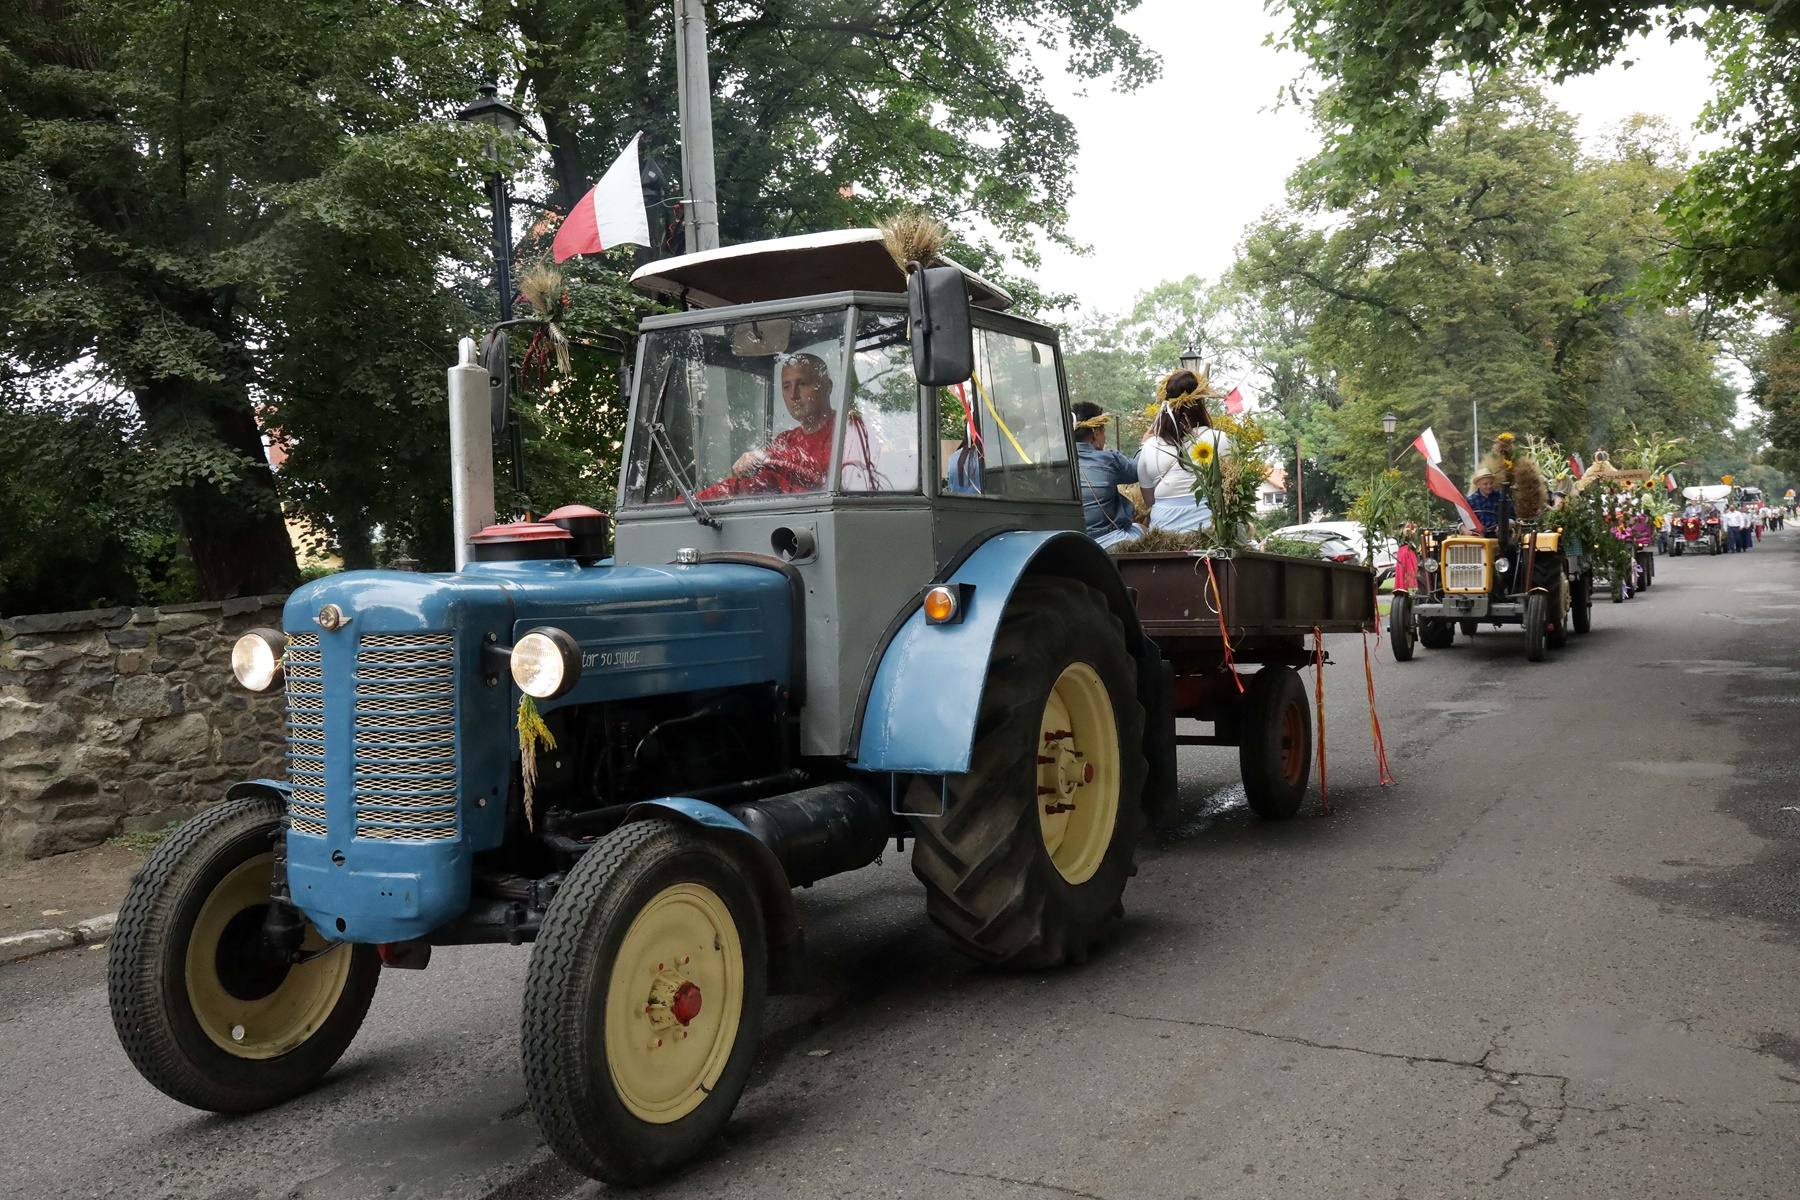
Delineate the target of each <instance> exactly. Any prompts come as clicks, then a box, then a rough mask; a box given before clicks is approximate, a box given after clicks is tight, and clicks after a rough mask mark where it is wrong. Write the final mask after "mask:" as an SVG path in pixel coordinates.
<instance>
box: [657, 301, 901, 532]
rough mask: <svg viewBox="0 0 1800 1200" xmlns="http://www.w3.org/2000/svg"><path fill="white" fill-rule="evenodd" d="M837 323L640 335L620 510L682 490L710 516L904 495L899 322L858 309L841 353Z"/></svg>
mask: <svg viewBox="0 0 1800 1200" xmlns="http://www.w3.org/2000/svg"><path fill="white" fill-rule="evenodd" d="M846 316H847V314H846V313H845V311H844V310H843V309H841V308H840V309H833V310H827V311H824V312H813V313H795V314H791V315H787V316H780V317H765V318H760V319H754V320H751V319H738V320H727V321H722V322H719V323H717V324H711V325H690V326H686V327H683V328H679V329H659V330H653V331H651V332H650V333H649V334H648V335H647V337H646V343H645V350H644V357H643V360H642V361H643V365H642V368H641V369H640V371H639V373H638V396H637V405H636V414H635V429H634V431H633V437H632V440H631V459H630V462H629V463H628V464H627V467H626V472H625V500H626V503H628V504H634V505H662V504H670V503H681V502H682V501H683V499H684V497H683V493H684V492H686V493H687V494H688V495H690V496H691V497H692V498H693V499H694V500H697V501H699V502H700V504H701V505H702V506H706V507H711V506H713V505H716V504H719V503H723V502H729V501H732V500H737V499H754V498H766V497H772V496H791V495H798V494H811V493H819V492H824V491H826V490H828V489H832V488H835V490H837V491H840V492H871V491H913V492H916V491H918V490H919V436H918V387H917V384H916V383H915V382H914V380H913V375H912V367H911V361H910V358H909V355H908V352H907V344H906V330H905V319H904V317H903V316H902V315H901V314H899V313H883V312H865V313H863V314H862V315H861V317H860V319H859V320H858V323H857V328H856V338H855V344H854V346H849V347H847V346H846V345H845V336H844V335H845V326H846ZM844 414H848V419H847V420H845V419H843V417H844ZM840 457H841V466H840V467H839V469H837V470H836V471H834V470H833V469H832V468H833V465H834V463H837V462H838V461H839V460H840Z"/></svg>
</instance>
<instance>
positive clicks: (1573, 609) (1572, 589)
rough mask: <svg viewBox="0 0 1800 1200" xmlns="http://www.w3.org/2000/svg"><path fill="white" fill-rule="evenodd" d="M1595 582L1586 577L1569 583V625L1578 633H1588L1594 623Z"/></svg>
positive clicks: (1583, 576) (1577, 578) (1580, 577)
mask: <svg viewBox="0 0 1800 1200" xmlns="http://www.w3.org/2000/svg"><path fill="white" fill-rule="evenodd" d="M1593 589H1594V583H1593V580H1592V579H1591V578H1590V577H1589V576H1586V575H1581V576H1577V577H1576V578H1575V579H1572V580H1570V581H1569V624H1570V626H1571V627H1572V628H1573V629H1574V630H1575V632H1576V633H1586V632H1587V631H1588V625H1589V624H1590V622H1592V621H1593V618H1594V612H1593V594H1592V593H1593Z"/></svg>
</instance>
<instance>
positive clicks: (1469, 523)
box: [1415, 443, 1481, 533]
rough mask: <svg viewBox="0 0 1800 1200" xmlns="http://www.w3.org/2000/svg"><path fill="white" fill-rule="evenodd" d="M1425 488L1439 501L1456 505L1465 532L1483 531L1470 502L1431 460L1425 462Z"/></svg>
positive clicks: (1422, 452) (1421, 451) (1421, 452)
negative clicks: (1446, 501)
mask: <svg viewBox="0 0 1800 1200" xmlns="http://www.w3.org/2000/svg"><path fill="white" fill-rule="evenodd" d="M1415 444H1416V443H1415ZM1419 453H1420V454H1421V455H1423V454H1424V453H1425V451H1423V450H1420V451H1419ZM1425 486H1426V487H1428V488H1430V489H1431V494H1432V495H1434V496H1436V497H1437V498H1438V499H1440V500H1448V501H1449V502H1450V503H1452V504H1454V505H1456V514H1457V516H1459V517H1460V518H1462V526H1463V529H1464V530H1465V531H1467V532H1469V533H1479V532H1480V531H1481V522H1479V521H1477V520H1476V519H1475V510H1474V509H1472V508H1470V507H1469V502H1468V500H1466V499H1465V498H1464V497H1463V494H1462V492H1461V491H1460V490H1459V489H1458V488H1457V486H1456V485H1455V484H1454V483H1451V482H1450V477H1449V476H1448V475H1446V474H1444V472H1443V469H1442V468H1441V467H1439V466H1438V465H1437V464H1436V463H1434V462H1432V461H1431V460H1430V459H1429V458H1428V459H1426V460H1425Z"/></svg>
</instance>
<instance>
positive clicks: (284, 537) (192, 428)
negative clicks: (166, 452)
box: [136, 380, 299, 600]
mask: <svg viewBox="0 0 1800 1200" xmlns="http://www.w3.org/2000/svg"><path fill="white" fill-rule="evenodd" d="M136 395H137V401H138V409H139V411H140V412H142V413H143V416H144V427H145V431H146V434H147V435H148V438H149V441H150V444H151V445H153V446H162V445H166V444H167V443H168V440H169V439H170V437H171V436H174V435H179V436H182V437H183V438H185V439H188V440H195V435H196V434H199V435H200V437H199V439H198V440H200V441H201V442H202V443H203V444H204V442H205V441H207V440H213V439H216V441H217V443H218V444H219V445H220V446H222V447H223V448H224V449H225V450H227V451H229V452H230V453H232V454H235V455H238V456H240V457H242V458H245V459H248V460H249V461H250V463H251V464H254V465H247V466H245V467H244V468H243V469H242V470H240V472H239V473H238V476H237V478H236V479H234V480H232V481H231V482H230V483H228V484H226V485H225V486H224V487H223V488H220V487H216V486H214V485H212V484H210V483H208V482H205V481H198V482H194V483H189V484H187V485H185V486H183V487H179V488H176V489H175V490H174V492H173V493H172V494H171V497H170V499H171V500H172V501H173V503H174V506H175V515H176V518H177V519H178V520H179V521H180V523H181V533H182V536H183V537H184V538H185V539H186V540H187V545H188V553H189V554H190V555H191V556H192V557H193V560H194V571H195V573H196V574H197V575H198V576H199V578H200V596H201V598H202V599H204V600H223V599H227V598H229V597H232V596H254V595H263V594H267V593H275V592H286V591H290V590H292V588H293V587H294V586H295V584H296V583H298V582H299V572H298V571H297V570H296V569H295V566H294V547H293V543H292V542H290V541H289V540H288V532H287V526H286V524H285V523H283V521H282V518H281V505H280V503H279V502H278V501H277V499H276V494H275V477H274V473H273V472H272V471H270V470H269V466H268V460H267V457H266V455H265V454H264V451H263V444H262V436H261V434H260V433H259V432H258V431H257V428H256V416H255V414H254V413H253V412H252V411H251V408H250V397H249V393H248V391H247V390H246V389H245V387H244V385H243V384H242V383H228V384H220V385H205V384H199V383H194V382H192V381H188V380H159V381H157V382H155V383H152V384H148V385H145V386H143V387H140V388H138V389H137V391H136ZM207 435H211V437H210V438H208V437H207Z"/></svg>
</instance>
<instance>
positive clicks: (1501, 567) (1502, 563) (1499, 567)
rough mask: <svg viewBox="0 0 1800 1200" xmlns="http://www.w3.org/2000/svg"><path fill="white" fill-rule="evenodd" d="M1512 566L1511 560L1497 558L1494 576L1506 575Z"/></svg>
mask: <svg viewBox="0 0 1800 1200" xmlns="http://www.w3.org/2000/svg"><path fill="white" fill-rule="evenodd" d="M1511 566H1512V561H1511V560H1510V559H1505V558H1496V559H1495V560H1494V574H1496V575H1504V574H1506V572H1507V570H1508V569H1509V568H1510V567H1511Z"/></svg>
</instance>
